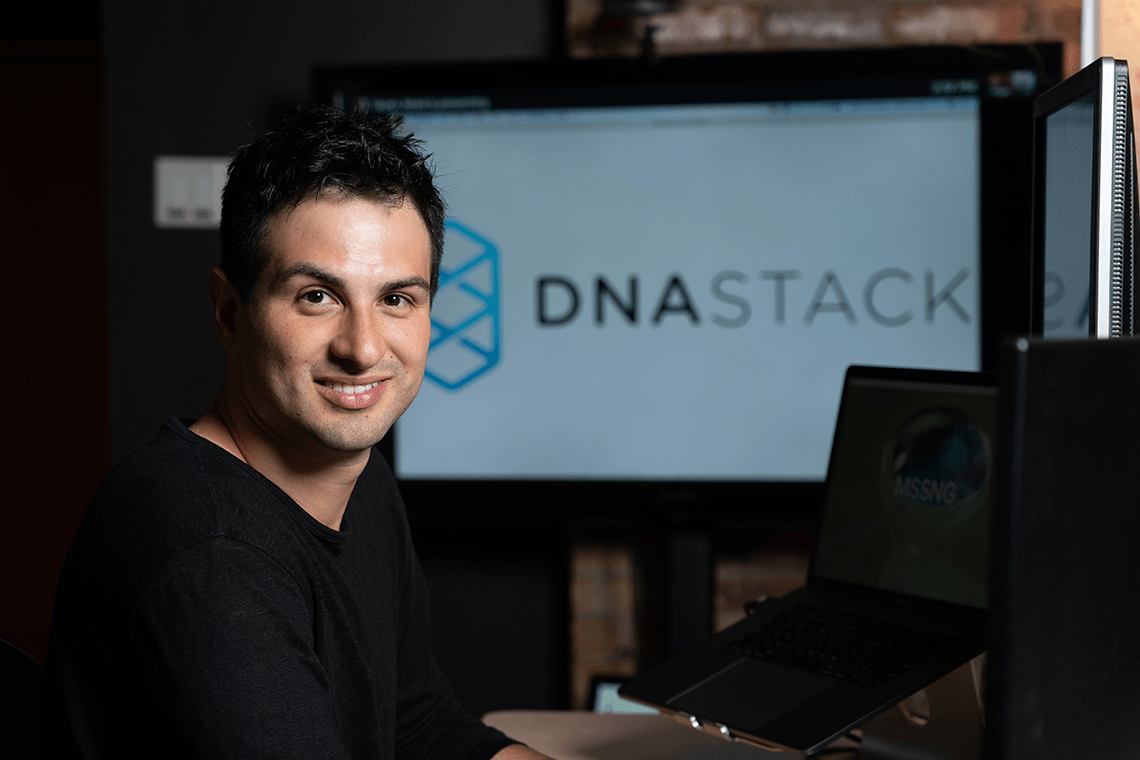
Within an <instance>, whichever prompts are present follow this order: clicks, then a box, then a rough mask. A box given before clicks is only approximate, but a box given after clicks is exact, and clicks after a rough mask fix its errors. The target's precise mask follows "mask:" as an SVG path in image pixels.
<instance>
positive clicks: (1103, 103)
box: [1033, 58, 1137, 338]
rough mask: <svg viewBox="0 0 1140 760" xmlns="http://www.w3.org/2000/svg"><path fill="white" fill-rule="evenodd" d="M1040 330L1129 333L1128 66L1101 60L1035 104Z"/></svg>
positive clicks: (1131, 152)
mask: <svg viewBox="0 0 1140 760" xmlns="http://www.w3.org/2000/svg"><path fill="white" fill-rule="evenodd" d="M1034 163H1035V167H1034V227H1033V229H1034V243H1033V253H1034V284H1033V293H1034V305H1033V323H1034V325H1033V332H1034V333H1035V334H1037V335H1043V336H1044V337H1047V338H1074V337H1086V336H1091V337H1095V338H1108V337H1119V336H1123V335H1131V334H1132V333H1133V330H1134V319H1135V317H1134V290H1135V277H1136V269H1135V264H1134V261H1133V257H1134V252H1133V245H1134V244H1133V237H1134V234H1135V233H1134V225H1135V219H1136V215H1137V214H1136V142H1135V137H1134V131H1133V123H1132V99H1131V94H1130V90H1129V82H1128V63H1127V62H1126V61H1117V60H1113V59H1112V58H1101V59H1099V60H1097V61H1095V62H1093V63H1092V64H1090V65H1089V66H1087V67H1085V68H1084V69H1082V70H1081V71H1080V72H1078V73H1077V74H1075V75H1073V76H1072V77H1070V78H1069V79H1066V80H1065V81H1064V82H1062V83H1061V84H1059V85H1057V86H1056V87H1054V88H1052V89H1051V90H1049V91H1047V92H1045V93H1043V94H1042V95H1041V96H1040V97H1039V98H1038V99H1037V102H1036V103H1035V104H1034Z"/></svg>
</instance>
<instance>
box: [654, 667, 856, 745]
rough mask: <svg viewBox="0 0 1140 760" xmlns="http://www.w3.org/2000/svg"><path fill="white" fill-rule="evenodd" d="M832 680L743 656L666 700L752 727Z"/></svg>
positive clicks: (687, 709)
mask: <svg viewBox="0 0 1140 760" xmlns="http://www.w3.org/2000/svg"><path fill="white" fill-rule="evenodd" d="M833 684H835V680H834V679H831V678H827V677H826V676H820V675H816V674H814V673H804V672H802V671H798V670H794V669H792V668H788V667H785V666H783V665H777V664H776V663H773V662H766V661H764V660H753V659H745V660H741V661H740V662H738V663H737V664H736V665H734V666H732V667H731V668H729V669H728V670H725V671H723V672H721V673H720V674H719V675H716V676H714V677H713V678H710V679H709V680H708V681H705V682H704V683H703V684H701V685H700V686H698V687H697V688H695V689H693V690H691V691H689V692H686V693H685V694H682V695H681V696H680V697H677V698H676V699H671V700H669V708H670V709H672V710H680V711H681V712H686V713H688V714H689V715H695V716H697V717H698V718H705V719H707V720H714V721H716V722H717V723H723V724H725V725H726V726H729V727H731V728H736V729H739V730H742V731H754V730H756V729H758V728H760V727H761V726H763V725H764V724H765V723H768V722H769V721H770V720H772V719H774V718H777V717H779V716H780V715H782V714H783V713H785V712H787V711H788V710H790V709H792V708H794V707H797V706H799V705H801V704H803V703H804V702H805V701H807V700H808V699H809V698H811V697H812V696H814V695H816V694H818V693H819V692H821V691H823V690H824V689H826V688H827V687H828V686H832V685H833Z"/></svg>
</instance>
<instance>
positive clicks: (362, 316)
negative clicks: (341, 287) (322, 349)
mask: <svg viewBox="0 0 1140 760" xmlns="http://www.w3.org/2000/svg"><path fill="white" fill-rule="evenodd" d="M339 327H340V329H339V330H338V331H337V334H336V336H335V338H334V340H333V342H332V345H331V347H330V348H331V350H332V354H333V356H334V357H335V358H336V359H337V360H339V361H340V362H342V363H349V364H351V365H352V368H353V369H360V370H363V369H368V368H369V367H373V366H375V365H376V364H377V363H378V362H379V361H380V359H381V358H382V357H383V354H384V342H383V337H382V331H381V329H380V316H379V315H378V314H375V313H372V312H371V311H370V310H368V309H348V310H346V311H345V313H344V314H343V316H342V317H341V323H340V326H339Z"/></svg>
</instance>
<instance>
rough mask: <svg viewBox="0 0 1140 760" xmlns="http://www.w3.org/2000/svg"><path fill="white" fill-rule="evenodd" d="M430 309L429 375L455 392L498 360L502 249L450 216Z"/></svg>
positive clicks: (429, 377)
mask: <svg viewBox="0 0 1140 760" xmlns="http://www.w3.org/2000/svg"><path fill="white" fill-rule="evenodd" d="M444 234H445V244H444V250H445V251H447V255H446V259H445V260H446V261H447V262H449V263H450V262H458V263H456V264H455V265H453V266H451V267H450V268H444V267H441V268H440V271H439V291H438V292H437V293H436V295H435V302H434V303H433V304H432V310H431V347H430V348H429V349H428V358H427V369H426V371H425V372H424V376H425V377H427V378H428V379H429V380H431V381H432V382H434V383H436V384H437V385H439V386H442V387H443V388H446V389H447V390H450V391H458V390H460V389H461V388H464V387H465V386H467V385H469V384H471V383H473V382H474V381H475V380H477V379H478V378H479V377H481V376H482V375H483V374H484V373H486V372H487V371H488V370H490V369H492V368H493V367H494V366H495V365H496V364H498V363H499V339H500V334H499V249H498V248H497V247H496V246H495V244H494V243H492V242H491V241H490V240H488V239H487V238H485V237H483V236H482V235H480V234H479V233H477V232H475V231H474V230H472V229H470V228H469V227H466V226H464V225H463V224H460V223H459V222H457V221H455V220H448V222H447V224H446V225H445V233H444Z"/></svg>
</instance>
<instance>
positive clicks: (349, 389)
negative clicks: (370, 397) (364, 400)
mask: <svg viewBox="0 0 1140 760" xmlns="http://www.w3.org/2000/svg"><path fill="white" fill-rule="evenodd" d="M379 384H380V381H379V380H377V381H375V382H371V383H369V384H368V385H336V384H335V383H322V385H324V386H325V387H326V388H332V389H333V390H334V391H336V392H337V393H364V392H365V391H370V390H372V389H373V388H375V387H376V386H377V385H379Z"/></svg>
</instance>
